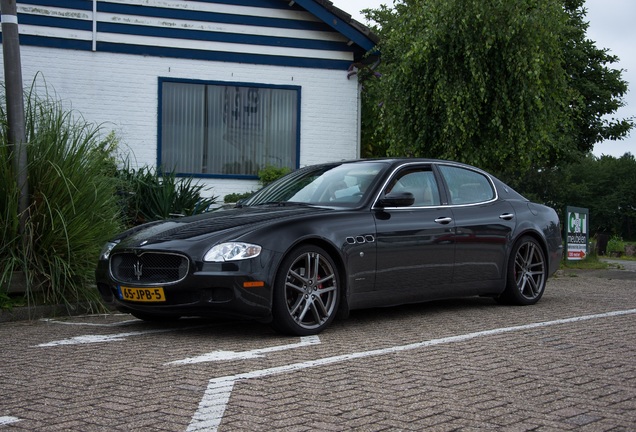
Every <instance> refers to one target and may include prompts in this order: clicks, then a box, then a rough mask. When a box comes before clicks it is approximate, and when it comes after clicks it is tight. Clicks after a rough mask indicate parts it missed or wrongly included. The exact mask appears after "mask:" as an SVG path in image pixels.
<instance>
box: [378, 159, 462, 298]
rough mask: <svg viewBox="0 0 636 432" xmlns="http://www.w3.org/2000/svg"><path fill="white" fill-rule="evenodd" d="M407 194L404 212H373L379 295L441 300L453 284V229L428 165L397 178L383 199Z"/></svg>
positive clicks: (405, 169)
mask: <svg viewBox="0 0 636 432" xmlns="http://www.w3.org/2000/svg"><path fill="white" fill-rule="evenodd" d="M400 192H409V193H412V194H413V197H414V202H413V204H412V205H410V206H406V207H384V206H381V205H379V206H378V205H377V203H376V206H374V209H375V210H374V217H375V223H376V232H377V235H376V241H377V266H376V269H377V272H376V285H375V286H376V291H386V292H387V294H388V295H389V296H395V297H393V298H396V299H401V300H408V299H413V300H415V299H426V298H435V297H440V296H442V294H441V292H442V290H441V289H440V287H441V286H442V285H444V284H448V283H450V281H451V278H452V272H453V262H454V253H455V250H454V248H455V245H454V243H453V236H454V230H455V225H454V223H453V221H452V214H451V210H450V209H449V208H444V207H442V206H441V198H440V190H439V186H438V182H437V181H436V178H435V175H434V173H433V170H432V168H431V166H430V165H407V166H405V167H403V168H402V169H400V170H399V171H397V172H395V173H394V175H393V176H392V177H391V178H390V180H389V181H388V182H387V183H386V184H385V185H384V188H383V191H382V193H381V195H380V198H382V196H387V194H389V193H400Z"/></svg>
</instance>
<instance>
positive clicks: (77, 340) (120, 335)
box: [35, 325, 208, 347]
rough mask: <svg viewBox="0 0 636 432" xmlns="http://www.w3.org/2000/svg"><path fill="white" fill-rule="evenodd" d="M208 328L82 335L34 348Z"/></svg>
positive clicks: (121, 339) (194, 327) (201, 326)
mask: <svg viewBox="0 0 636 432" xmlns="http://www.w3.org/2000/svg"><path fill="white" fill-rule="evenodd" d="M203 327H208V326H207V325H200V326H190V327H179V328H169V329H159V330H144V331H138V332H128V333H116V334H110V335H82V336H75V337H72V338H70V339H61V340H58V341H52V342H46V343H41V344H39V345H35V346H36V347H55V346H61V345H82V344H91V343H103V342H119V341H123V340H126V339H127V338H129V337H131V336H144V335H149V334H156V333H170V332H176V331H180V330H192V329H198V328H203Z"/></svg>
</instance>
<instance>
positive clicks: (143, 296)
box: [120, 286, 166, 302]
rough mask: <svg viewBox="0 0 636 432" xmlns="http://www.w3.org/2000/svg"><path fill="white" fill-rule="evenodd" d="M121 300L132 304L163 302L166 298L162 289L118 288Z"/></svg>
mask: <svg viewBox="0 0 636 432" xmlns="http://www.w3.org/2000/svg"><path fill="white" fill-rule="evenodd" d="M120 291H121V298H122V299H123V300H127V301H133V302H164V301H166V296H165V294H164V292H163V288H130V287H124V286H123V287H120Z"/></svg>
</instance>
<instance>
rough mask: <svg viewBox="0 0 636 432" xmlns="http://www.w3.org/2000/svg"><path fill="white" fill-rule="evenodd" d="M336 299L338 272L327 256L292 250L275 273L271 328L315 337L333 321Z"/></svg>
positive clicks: (317, 250) (312, 249) (303, 249)
mask: <svg viewBox="0 0 636 432" xmlns="http://www.w3.org/2000/svg"><path fill="white" fill-rule="evenodd" d="M339 296H340V286H339V276H338V270H337V267H336V265H335V263H334V261H333V259H332V258H331V257H330V256H329V254H328V253H327V252H326V251H325V250H324V249H322V248H320V247H317V246H313V245H306V246H301V247H299V248H297V249H294V250H293V251H292V252H291V253H290V254H289V255H287V257H286V258H285V259H284V260H283V262H282V264H281V266H280V268H279V269H278V273H277V276H276V283H275V287H274V302H273V304H272V314H273V318H274V320H273V323H272V326H273V327H274V328H275V329H276V330H277V331H279V332H282V333H287V334H293V335H299V336H306V335H314V334H318V333H320V332H321V331H322V330H324V329H325V328H326V327H327V326H328V325H329V324H330V323H331V321H333V319H334V317H335V315H336V312H337V310H338V301H339Z"/></svg>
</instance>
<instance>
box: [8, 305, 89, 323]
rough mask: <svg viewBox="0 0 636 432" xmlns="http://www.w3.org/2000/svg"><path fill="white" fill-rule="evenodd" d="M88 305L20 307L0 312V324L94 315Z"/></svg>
mask: <svg viewBox="0 0 636 432" xmlns="http://www.w3.org/2000/svg"><path fill="white" fill-rule="evenodd" d="M95 312H96V311H95V307H94V306H93V307H91V305H89V304H78V305H69V306H67V305H38V306H20V307H14V308H12V309H11V310H0V323H5V322H15V321H36V320H40V319H42V318H60V317H70V316H75V315H84V314H88V313H95Z"/></svg>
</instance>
